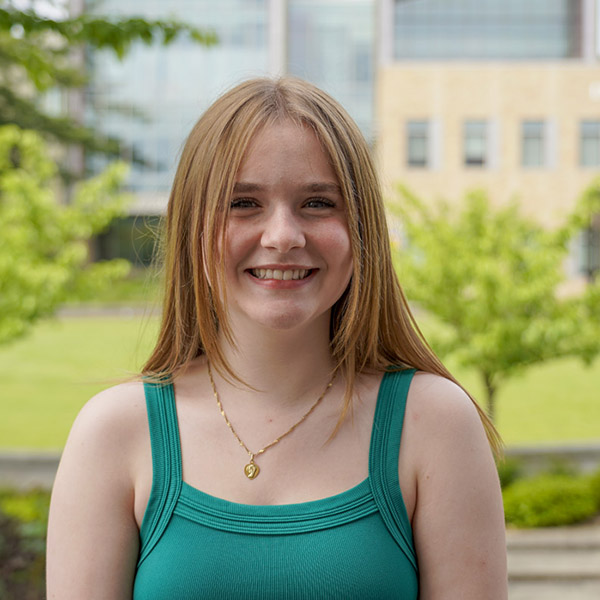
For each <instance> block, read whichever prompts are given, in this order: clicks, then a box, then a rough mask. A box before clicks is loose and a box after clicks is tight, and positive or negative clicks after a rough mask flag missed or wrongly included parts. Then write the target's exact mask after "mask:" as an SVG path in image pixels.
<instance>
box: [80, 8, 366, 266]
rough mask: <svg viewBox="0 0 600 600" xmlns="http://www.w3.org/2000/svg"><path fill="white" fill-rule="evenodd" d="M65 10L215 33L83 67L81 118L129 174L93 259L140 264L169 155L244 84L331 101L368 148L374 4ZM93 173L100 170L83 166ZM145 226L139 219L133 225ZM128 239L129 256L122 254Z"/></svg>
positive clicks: (92, 59) (100, 58) (94, 57)
mask: <svg viewBox="0 0 600 600" xmlns="http://www.w3.org/2000/svg"><path fill="white" fill-rule="evenodd" d="M70 4H71V9H72V11H73V12H75V13H78V12H81V11H83V10H85V11H86V12H95V13H97V14H103V15H109V16H117V15H120V16H142V17H144V18H147V19H160V18H171V17H172V18H175V19H178V20H181V21H185V22H187V23H191V24H193V25H196V26H198V27H199V28H208V29H212V30H214V31H215V32H216V34H217V36H218V39H219V42H218V44H217V45H216V46H213V47H210V48H205V47H203V46H200V45H198V44H194V43H192V42H191V41H189V40H178V41H176V42H175V43H173V44H171V45H170V46H167V47H163V46H160V45H158V44H155V45H152V46H146V45H143V44H137V45H136V46H135V47H134V48H133V49H132V51H131V52H130V53H129V54H128V55H127V57H126V58H125V59H124V60H123V61H120V60H118V59H117V58H116V57H115V55H114V54H113V53H111V52H94V53H93V54H91V55H90V56H88V57H87V64H88V72H89V74H90V77H91V79H90V85H89V87H88V90H87V92H86V96H85V98H84V102H83V105H84V107H85V108H84V118H85V121H86V122H87V123H89V124H92V125H94V126H95V127H97V128H99V129H100V130H102V131H104V132H105V133H108V134H111V135H114V136H117V137H119V138H120V139H122V140H123V141H124V143H125V145H126V146H127V147H128V148H129V149H130V153H131V156H130V157H133V156H135V157H138V158H140V157H141V158H143V159H145V163H146V164H143V163H141V162H138V163H137V164H134V165H133V168H132V172H131V175H130V178H129V188H130V190H131V191H132V192H133V193H134V194H135V198H136V200H135V203H134V205H133V206H132V207H131V212H132V215H131V217H130V218H129V219H125V220H123V221H122V222H120V223H117V224H115V226H113V227H112V229H111V230H110V231H109V232H108V233H107V234H106V235H103V236H101V237H100V239H99V248H98V255H99V256H100V257H103V256H110V255H125V256H127V257H128V258H130V259H135V260H137V261H138V262H147V261H148V260H149V257H150V254H151V246H152V244H151V243H149V242H148V241H147V236H144V231H145V225H144V221H145V220H148V218H149V220H151V221H152V220H153V216H154V215H160V214H162V213H163V212H164V210H165V208H166V204H167V199H168V194H169V188H170V185H171V182H172V179H173V176H174V172H175V167H176V163H177V160H178V157H179V152H180V150H181V147H182V145H183V143H184V141H185V138H186V136H187V134H188V133H189V131H190V130H191V128H192V126H193V125H194V123H195V122H196V121H197V119H198V118H199V116H200V115H201V113H202V111H203V110H204V109H205V108H207V107H208V105H209V104H210V103H211V102H212V101H213V100H215V99H216V98H217V97H218V96H219V95H220V94H221V93H223V92H224V91H225V90H226V89H228V88H230V87H232V86H233V85H235V84H236V83H238V82H240V81H242V80H243V79H247V78H248V77H252V76H260V75H280V74H286V73H287V74H292V75H297V76H300V77H303V78H305V79H308V80H309V81H312V82H313V83H315V84H316V85H318V86H320V87H322V88H323V89H325V90H327V91H328V92H330V93H331V94H332V95H333V96H334V97H335V98H337V99H338V100H339V101H340V102H342V104H344V106H345V107H346V108H347V110H348V111H349V112H350V113H351V114H352V116H353V117H354V119H355V120H356V121H357V122H358V124H359V125H360V127H361V128H362V130H363V132H364V133H365V135H366V136H367V137H368V138H371V136H372V122H373V65H374V60H375V59H374V50H375V43H374V40H375V35H374V31H375V23H376V13H375V2H374V0H218V1H214V0H70ZM92 166H93V167H95V168H101V167H102V161H97V164H95V165H92ZM140 216H146V217H147V219H145V220H144V219H140ZM132 236H133V241H134V242H135V246H136V248H135V251H133V252H132V251H131V246H132Z"/></svg>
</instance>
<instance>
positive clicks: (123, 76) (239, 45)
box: [85, 0, 268, 212]
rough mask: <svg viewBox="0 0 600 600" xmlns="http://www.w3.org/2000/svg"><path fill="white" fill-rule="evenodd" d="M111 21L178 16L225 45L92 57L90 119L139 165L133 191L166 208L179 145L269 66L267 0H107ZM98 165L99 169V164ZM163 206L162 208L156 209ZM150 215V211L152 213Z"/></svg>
mask: <svg viewBox="0 0 600 600" xmlns="http://www.w3.org/2000/svg"><path fill="white" fill-rule="evenodd" d="M90 4H93V10H94V11H95V12H98V13H102V14H105V15H111V16H116V15H122V16H132V15H143V17H144V18H148V19H160V18H169V17H175V18H177V19H180V20H183V21H186V22H188V23H191V24H193V25H196V26H198V27H201V28H209V29H213V30H214V31H215V32H216V34H217V36H218V38H219V44H218V45H215V46H212V47H209V48H206V47H203V46H200V45H198V44H196V43H193V42H192V41H190V40H189V39H185V38H182V39H180V40H176V41H175V42H174V43H172V44H171V45H169V46H167V47H163V46H161V45H160V44H153V45H151V46H146V45H144V44H141V43H139V44H136V45H135V46H134V47H133V48H132V50H131V52H130V53H129V54H128V55H127V56H126V58H125V59H124V60H123V61H119V60H118V59H117V58H116V57H115V55H114V54H113V53H111V52H94V53H93V54H92V55H90V56H89V57H88V61H89V72H90V74H91V81H90V85H89V88H88V92H87V96H86V101H85V107H86V115H85V117H86V121H87V122H88V123H90V124H92V125H94V126H95V127H97V128H99V129H100V130H102V131H103V132H105V133H107V134H109V135H112V136H115V137H118V138H119V139H122V140H123V141H124V144H125V146H126V147H127V148H128V149H129V152H130V154H131V156H130V158H132V157H137V158H142V159H143V160H144V161H145V163H146V164H145V165H144V164H140V163H134V164H133V167H132V171H131V174H130V179H129V183H130V189H131V191H133V192H135V193H136V194H141V195H146V198H147V199H148V200H147V204H152V202H153V201H152V200H151V198H152V196H155V197H156V199H155V202H156V203H157V206H156V207H154V208H155V210H160V207H164V206H165V205H166V194H167V191H168V189H169V187H170V185H171V181H172V178H173V174H174V169H175V164H176V161H177V157H178V154H179V151H180V149H181V146H182V144H183V142H184V140H185V137H186V135H187V134H188V133H189V131H190V129H191V128H192V126H193V124H194V123H195V122H196V120H197V119H198V117H199V116H200V114H201V113H202V111H203V110H204V109H205V108H206V107H207V106H208V105H209V104H210V103H211V102H212V101H213V100H214V99H215V98H216V97H217V96H218V95H219V94H220V93H221V92H222V91H224V90H225V89H227V88H228V87H230V86H231V85H233V84H235V83H236V82H238V81H240V80H241V79H243V78H245V77H249V76H253V75H265V74H266V73H267V68H268V41H267V27H268V21H267V17H268V11H267V4H268V2H267V0H219V2H210V1H207V0H170V1H169V2H162V1H160V0H104V1H103V2H101V3H97V2H94V3H90ZM98 166H100V165H98ZM158 205H160V206H158ZM151 212H152V210H151Z"/></svg>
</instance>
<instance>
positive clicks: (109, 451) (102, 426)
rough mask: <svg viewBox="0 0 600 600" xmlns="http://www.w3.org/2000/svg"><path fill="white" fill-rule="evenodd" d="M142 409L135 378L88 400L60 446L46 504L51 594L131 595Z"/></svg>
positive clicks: (92, 598)
mask: <svg viewBox="0 0 600 600" xmlns="http://www.w3.org/2000/svg"><path fill="white" fill-rule="evenodd" d="M144 419H145V408H144V398H143V392H142V391H141V385H139V384H124V385H121V386H117V387H115V388H111V389H110V390H106V391H105V392H102V393H101V394H98V396H95V397H94V398H92V400H90V401H89V402H88V403H87V404H86V406H85V407H84V408H83V409H82V411H81V413H80V414H79V416H78V417H77V419H76V421H75V423H74V425H73V428H72V430H71V433H70V435H69V439H68V441H67V444H66V447H65V449H64V452H63V455H62V459H61V462H60V466H59V469H58V473H57V476H56V481H55V483H54V488H53V491H52V501H51V506H50V519H49V526H48V552H47V555H48V559H47V593H48V599H49V600H58V599H60V600H70V599H73V600H75V599H77V600H81V598H85V599H86V600H101V599H102V600H126V599H127V600H130V599H131V597H132V589H133V579H134V573H135V566H136V560H137V553H138V538H139V533H138V528H137V525H136V521H135V518H134V481H135V478H134V465H135V461H136V452H137V453H138V454H139V445H140V438H141V437H142V436H143V426H144Z"/></svg>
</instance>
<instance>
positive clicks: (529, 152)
mask: <svg viewBox="0 0 600 600" xmlns="http://www.w3.org/2000/svg"><path fill="white" fill-rule="evenodd" d="M546 137H547V136H546V127H545V124H544V121H523V126H522V130H521V141H522V145H521V147H522V154H521V164H522V165H523V166H524V167H544V166H546V162H547V161H546V143H547V139H546Z"/></svg>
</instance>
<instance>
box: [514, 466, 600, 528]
mask: <svg viewBox="0 0 600 600" xmlns="http://www.w3.org/2000/svg"><path fill="white" fill-rule="evenodd" d="M503 497H504V513H505V517H506V522H507V523H510V524H512V525H516V526H517V527H552V526H557V525H569V524H571V523H577V522H579V521H584V520H585V519H588V518H589V517H591V516H593V515H594V514H595V513H596V511H597V510H598V503H597V501H596V499H595V498H594V497H593V495H592V491H591V485H590V478H589V477H569V476H567V475H548V474H547V475H540V476H538V477H534V478H531V479H521V480H519V481H516V482H515V483H513V484H511V485H510V486H508V487H507V488H506V489H505V490H504V492H503Z"/></svg>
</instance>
